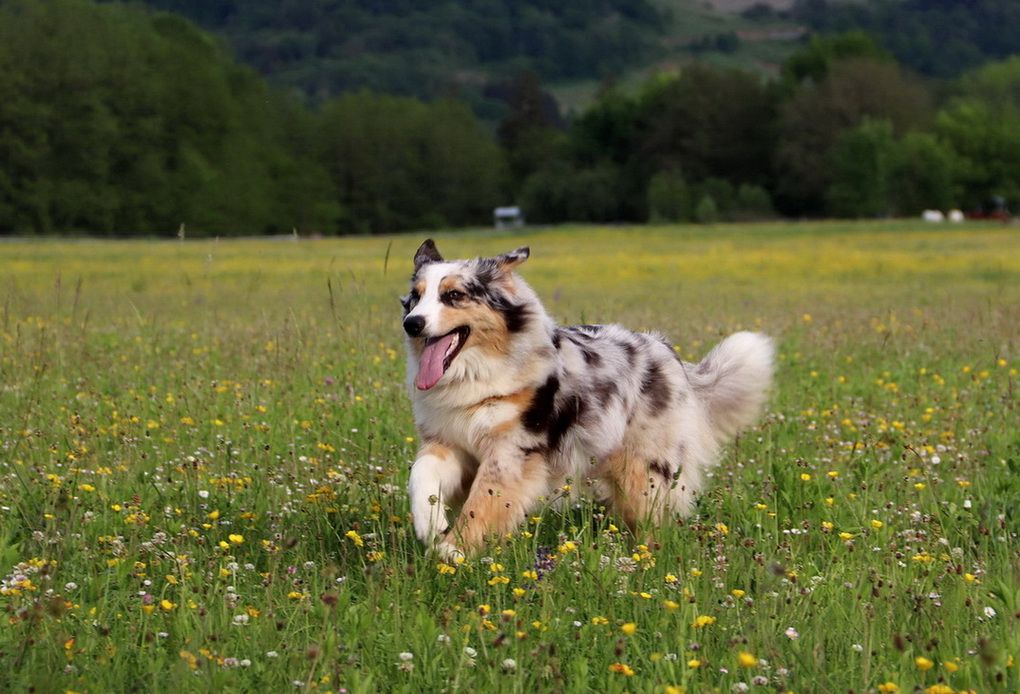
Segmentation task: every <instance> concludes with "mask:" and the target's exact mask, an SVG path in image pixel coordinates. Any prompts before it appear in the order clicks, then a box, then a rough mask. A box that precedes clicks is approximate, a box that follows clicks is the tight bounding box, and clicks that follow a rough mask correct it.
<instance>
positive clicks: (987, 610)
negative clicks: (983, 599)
mask: <svg viewBox="0 0 1020 694" xmlns="http://www.w3.org/2000/svg"><path fill="white" fill-rule="evenodd" d="M984 613H985V617H988V619H991V618H992V617H994V616H995V615H996V612H995V608H994V607H986V608H985V609H984Z"/></svg>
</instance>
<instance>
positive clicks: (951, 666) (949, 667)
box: [942, 660, 960, 674]
mask: <svg viewBox="0 0 1020 694" xmlns="http://www.w3.org/2000/svg"><path fill="white" fill-rule="evenodd" d="M942 667H944V668H945V669H946V672H948V673H949V674H953V673H954V672H956V671H957V670H959V669H960V666H959V664H957V663H955V662H953V661H952V660H947V661H946V662H944V663H942Z"/></svg>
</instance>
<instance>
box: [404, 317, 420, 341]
mask: <svg viewBox="0 0 1020 694" xmlns="http://www.w3.org/2000/svg"><path fill="white" fill-rule="evenodd" d="M424 329H425V319H424V318H423V317H422V316H408V317H407V318H405V319H404V332H406V333H407V334H408V335H410V336H411V337H418V336H419V335H421V331H422V330H424Z"/></svg>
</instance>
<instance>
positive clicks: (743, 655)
mask: <svg viewBox="0 0 1020 694" xmlns="http://www.w3.org/2000/svg"><path fill="white" fill-rule="evenodd" d="M737 662H738V663H739V664H740V667H746V668H752V667H758V659H757V658H755V657H754V654H752V653H748V652H747V651H740V653H738V654H737Z"/></svg>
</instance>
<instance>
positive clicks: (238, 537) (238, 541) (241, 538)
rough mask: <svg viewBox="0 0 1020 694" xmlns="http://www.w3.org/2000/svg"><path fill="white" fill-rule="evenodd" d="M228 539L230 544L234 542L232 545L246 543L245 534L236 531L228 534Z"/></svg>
mask: <svg viewBox="0 0 1020 694" xmlns="http://www.w3.org/2000/svg"><path fill="white" fill-rule="evenodd" d="M227 539H228V540H230V544H232V545H240V544H244V536H243V535H237V534H236V533H231V534H230V535H228V536H227Z"/></svg>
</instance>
